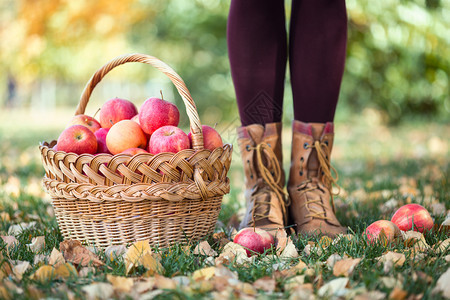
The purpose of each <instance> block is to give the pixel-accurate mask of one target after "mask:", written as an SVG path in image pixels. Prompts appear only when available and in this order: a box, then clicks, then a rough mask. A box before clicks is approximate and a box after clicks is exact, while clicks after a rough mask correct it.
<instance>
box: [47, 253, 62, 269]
mask: <svg viewBox="0 0 450 300" xmlns="http://www.w3.org/2000/svg"><path fill="white" fill-rule="evenodd" d="M65 263H66V260H65V259H64V256H63V255H62V254H61V252H59V251H58V250H57V249H56V248H53V250H52V253H50V258H49V260H48V264H49V265H51V266H53V267H54V268H57V267H58V266H60V265H63V264H65Z"/></svg>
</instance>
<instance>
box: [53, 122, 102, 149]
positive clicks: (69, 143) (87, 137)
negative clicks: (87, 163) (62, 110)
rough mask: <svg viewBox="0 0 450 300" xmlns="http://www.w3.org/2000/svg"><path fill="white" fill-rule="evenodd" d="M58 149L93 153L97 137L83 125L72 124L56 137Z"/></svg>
mask: <svg viewBox="0 0 450 300" xmlns="http://www.w3.org/2000/svg"><path fill="white" fill-rule="evenodd" d="M57 145H58V151H65V152H73V153H75V154H83V153H88V154H95V153H96V152H97V139H96V138H95V135H94V133H93V132H92V131H91V130H90V129H89V128H87V127H86V126H83V125H72V126H70V127H67V128H66V129H64V131H63V132H62V133H61V134H60V136H59V137H58V143H57Z"/></svg>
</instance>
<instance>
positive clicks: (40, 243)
mask: <svg viewBox="0 0 450 300" xmlns="http://www.w3.org/2000/svg"><path fill="white" fill-rule="evenodd" d="M27 246H28V248H30V250H31V252H33V253H38V252H41V251H42V250H44V248H45V236H37V237H34V238H33V239H32V240H31V244H27Z"/></svg>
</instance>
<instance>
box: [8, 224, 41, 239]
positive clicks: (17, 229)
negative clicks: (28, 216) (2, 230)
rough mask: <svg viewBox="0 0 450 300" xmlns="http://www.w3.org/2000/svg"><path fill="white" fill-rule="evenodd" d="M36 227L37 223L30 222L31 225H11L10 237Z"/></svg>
mask: <svg viewBox="0 0 450 300" xmlns="http://www.w3.org/2000/svg"><path fill="white" fill-rule="evenodd" d="M35 226H36V222H35V221H33V222H29V223H25V222H22V223H19V224H15V225H11V226H9V228H8V235H14V236H16V235H18V234H20V233H21V232H22V231H24V230H25V229H29V228H33V227H35Z"/></svg>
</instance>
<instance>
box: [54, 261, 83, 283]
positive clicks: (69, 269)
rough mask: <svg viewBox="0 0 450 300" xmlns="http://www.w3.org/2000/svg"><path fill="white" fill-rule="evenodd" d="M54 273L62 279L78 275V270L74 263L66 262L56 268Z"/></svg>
mask: <svg viewBox="0 0 450 300" xmlns="http://www.w3.org/2000/svg"><path fill="white" fill-rule="evenodd" d="M54 275H55V276H56V277H58V278H61V279H67V278H69V277H71V276H77V275H78V272H77V270H76V269H75V267H74V266H73V265H72V264H70V263H65V264H62V265H59V266H58V267H56V268H55V274H54Z"/></svg>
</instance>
